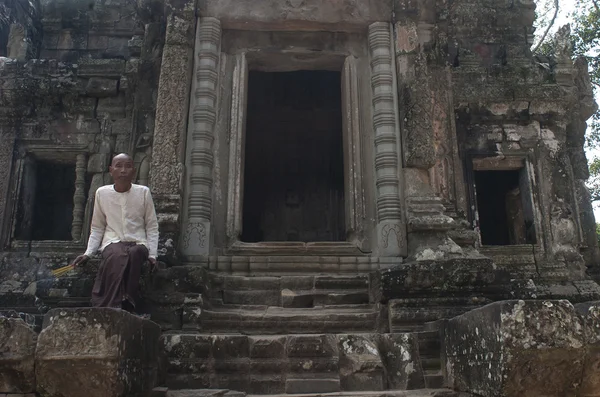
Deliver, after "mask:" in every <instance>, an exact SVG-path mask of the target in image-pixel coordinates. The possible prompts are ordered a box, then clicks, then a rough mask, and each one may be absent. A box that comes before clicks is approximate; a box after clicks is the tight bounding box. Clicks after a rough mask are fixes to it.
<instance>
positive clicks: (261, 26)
mask: <svg viewBox="0 0 600 397" xmlns="http://www.w3.org/2000/svg"><path fill="white" fill-rule="evenodd" d="M201 4H202V5H201V6H200V9H199V12H200V13H201V15H202V16H207V17H214V18H217V19H219V20H221V22H222V24H223V28H224V29H234V30H266V31H274V30H287V31H364V30H365V29H366V28H367V26H369V25H370V24H371V23H373V22H377V21H388V20H390V16H391V15H392V5H391V3H390V2H377V1H361V0H342V1H341V2H322V1H320V0H304V1H302V0H291V1H286V2H283V1H278V0H243V1H237V0H208V1H204V2H201ZM257 10H260V12H257Z"/></svg>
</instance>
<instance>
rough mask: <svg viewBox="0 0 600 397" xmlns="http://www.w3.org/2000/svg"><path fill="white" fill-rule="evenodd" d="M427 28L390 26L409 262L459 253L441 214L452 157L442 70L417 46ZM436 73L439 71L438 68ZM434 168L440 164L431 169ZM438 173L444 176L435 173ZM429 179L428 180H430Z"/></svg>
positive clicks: (451, 225)
mask: <svg viewBox="0 0 600 397" xmlns="http://www.w3.org/2000/svg"><path fill="white" fill-rule="evenodd" d="M430 29H431V25H430V24H425V23H417V21H414V20H411V19H405V20H402V21H399V22H397V23H396V24H395V52H396V64H397V73H398V89H399V92H400V93H401V96H400V114H401V119H402V137H403V143H404V147H403V149H404V161H405V163H404V167H405V168H404V178H405V192H406V193H405V199H406V212H407V226H408V247H409V258H410V259H416V260H429V259H445V258H448V257H452V256H457V255H458V256H460V255H462V254H463V251H462V249H461V247H459V246H458V245H457V244H456V243H454V241H452V239H450V237H449V236H448V231H450V230H452V229H455V228H456V227H457V224H456V222H455V221H454V219H453V218H451V217H449V216H447V215H445V214H444V212H445V206H444V201H443V198H444V199H446V200H448V199H450V198H451V197H450V194H448V197H444V195H445V193H450V192H445V191H444V190H445V189H444V186H450V184H451V183H453V181H452V180H447V179H445V178H451V177H452V174H453V171H452V169H450V168H451V167H452V161H448V160H452V158H451V157H450V158H448V156H447V154H448V153H444V147H446V151H448V152H449V151H452V150H455V149H456V148H455V145H454V144H453V143H452V142H451V139H453V138H454V135H453V134H450V129H451V128H452V125H453V124H452V122H451V119H450V118H451V117H452V115H453V113H452V110H451V107H450V105H451V101H450V99H449V97H448V95H449V94H448V92H447V91H444V89H446V90H449V89H450V87H449V84H448V77H447V71H445V70H444V69H442V68H434V69H435V70H432V69H431V67H430V65H428V62H427V59H426V55H425V54H424V53H423V52H422V49H421V46H420V43H421V41H427V40H428V38H429V37H430V36H431V32H430ZM438 69H439V70H438ZM436 165H440V166H442V165H443V166H445V167H446V168H444V167H436ZM440 171H443V172H440ZM432 176H433V178H432Z"/></svg>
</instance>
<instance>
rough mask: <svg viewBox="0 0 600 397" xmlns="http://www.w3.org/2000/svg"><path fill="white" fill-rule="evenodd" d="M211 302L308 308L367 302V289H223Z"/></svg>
mask: <svg viewBox="0 0 600 397" xmlns="http://www.w3.org/2000/svg"><path fill="white" fill-rule="evenodd" d="M211 301H213V302H219V301H220V302H222V303H223V304H233V305H250V306H257V305H259V306H260V305H264V306H283V307H297V308H310V307H314V306H321V305H346V304H364V303H369V291H368V290H367V289H355V290H352V289H348V290H336V289H333V290H309V291H297V292H294V291H292V290H289V289H284V290H282V291H279V290H253V291H248V290H225V291H222V298H220V299H218V298H217V299H211Z"/></svg>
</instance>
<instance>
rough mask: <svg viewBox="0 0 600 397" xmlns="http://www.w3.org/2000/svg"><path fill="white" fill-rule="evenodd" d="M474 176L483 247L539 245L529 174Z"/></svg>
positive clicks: (500, 172) (512, 172)
mask: <svg viewBox="0 0 600 397" xmlns="http://www.w3.org/2000/svg"><path fill="white" fill-rule="evenodd" d="M474 173H475V189H476V193H477V213H478V215H479V228H480V233H481V240H482V244H483V245H517V244H535V239H536V238H535V227H534V222H533V209H532V205H531V198H530V195H529V194H528V193H529V183H528V181H527V178H526V173H525V170H524V169H520V170H497V171H474Z"/></svg>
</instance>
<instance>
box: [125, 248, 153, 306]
mask: <svg viewBox="0 0 600 397" xmlns="http://www.w3.org/2000/svg"><path fill="white" fill-rule="evenodd" d="M128 255H129V261H128V265H127V271H126V272H125V275H124V277H123V282H124V287H125V298H126V299H125V300H126V301H127V303H124V306H123V308H124V309H126V310H129V311H132V310H130V309H131V307H133V308H134V309H135V307H136V306H137V303H138V301H139V293H140V292H139V290H140V275H141V273H142V266H143V265H144V263H145V262H146V261H147V260H148V248H146V247H145V246H144V245H141V244H137V245H131V246H129V249H128Z"/></svg>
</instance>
